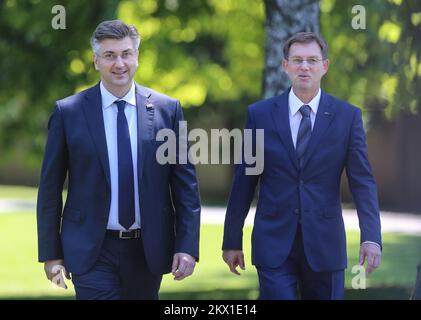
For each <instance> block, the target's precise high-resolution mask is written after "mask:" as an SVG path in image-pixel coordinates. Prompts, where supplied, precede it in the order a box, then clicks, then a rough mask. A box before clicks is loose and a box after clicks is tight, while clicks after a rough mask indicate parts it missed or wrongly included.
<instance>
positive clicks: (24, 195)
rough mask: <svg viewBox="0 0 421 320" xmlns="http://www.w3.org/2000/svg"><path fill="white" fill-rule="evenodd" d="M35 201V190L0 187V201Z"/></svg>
mask: <svg viewBox="0 0 421 320" xmlns="http://www.w3.org/2000/svg"><path fill="white" fill-rule="evenodd" d="M1 198H5V199H20V200H34V201H35V200H36V199H37V189H36V188H31V187H20V186H5V185H0V199H1Z"/></svg>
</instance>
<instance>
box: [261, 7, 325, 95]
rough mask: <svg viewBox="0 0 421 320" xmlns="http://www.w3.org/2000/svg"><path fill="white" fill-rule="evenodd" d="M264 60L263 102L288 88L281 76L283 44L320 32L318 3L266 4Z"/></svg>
mask: <svg viewBox="0 0 421 320" xmlns="http://www.w3.org/2000/svg"><path fill="white" fill-rule="evenodd" d="M265 10H266V25H265V29H266V49H265V54H266V60H265V70H264V76H263V91H262V92H263V98H270V97H273V96H275V95H278V94H280V93H281V92H282V91H284V90H285V89H286V88H288V86H289V79H288V77H287V75H286V74H285V73H283V72H282V64H281V63H282V58H283V52H282V48H283V46H284V43H285V41H286V40H287V39H288V38H289V37H290V36H291V35H293V34H294V33H297V32H300V31H313V32H316V33H319V32H320V25H319V15H320V7H319V1H318V0H297V1H296V0H294V1H291V0H265Z"/></svg>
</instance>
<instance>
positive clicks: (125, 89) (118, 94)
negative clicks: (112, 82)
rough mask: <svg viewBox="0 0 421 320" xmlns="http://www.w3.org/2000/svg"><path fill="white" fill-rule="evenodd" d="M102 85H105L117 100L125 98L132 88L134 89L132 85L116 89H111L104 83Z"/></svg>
mask: <svg viewBox="0 0 421 320" xmlns="http://www.w3.org/2000/svg"><path fill="white" fill-rule="evenodd" d="M102 84H103V85H104V87H105V89H107V90H108V91H109V92H110V93H112V94H113V95H114V96H116V97H117V98H123V97H124V96H125V95H126V94H127V92H129V91H130V88H131V87H132V83H129V84H128V85H125V86H120V87H115V86H112V87H110V86H109V85H108V84H107V83H105V82H104V81H103V82H102Z"/></svg>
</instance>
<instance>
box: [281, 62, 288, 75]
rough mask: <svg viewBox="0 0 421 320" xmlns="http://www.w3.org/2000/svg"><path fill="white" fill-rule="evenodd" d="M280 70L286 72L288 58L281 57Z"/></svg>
mask: <svg viewBox="0 0 421 320" xmlns="http://www.w3.org/2000/svg"><path fill="white" fill-rule="evenodd" d="M282 70H283V71H284V72H285V73H286V74H288V60H287V59H282Z"/></svg>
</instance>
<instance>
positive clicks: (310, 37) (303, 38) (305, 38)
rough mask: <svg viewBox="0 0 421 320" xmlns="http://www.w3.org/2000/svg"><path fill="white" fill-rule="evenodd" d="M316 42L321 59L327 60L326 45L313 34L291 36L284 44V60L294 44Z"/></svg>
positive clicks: (318, 36)
mask: <svg viewBox="0 0 421 320" xmlns="http://www.w3.org/2000/svg"><path fill="white" fill-rule="evenodd" d="M310 42H316V43H317V44H318V45H319V47H320V50H321V51H322V58H323V59H327V43H326V41H324V40H323V38H322V37H321V36H320V35H318V34H316V33H314V32H298V33H296V34H294V35H292V36H291V37H290V38H289V39H288V40H287V41H286V42H285V44H284V58H285V59H287V58H288V55H289V48H291V46H292V45H293V44H294V43H310Z"/></svg>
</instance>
